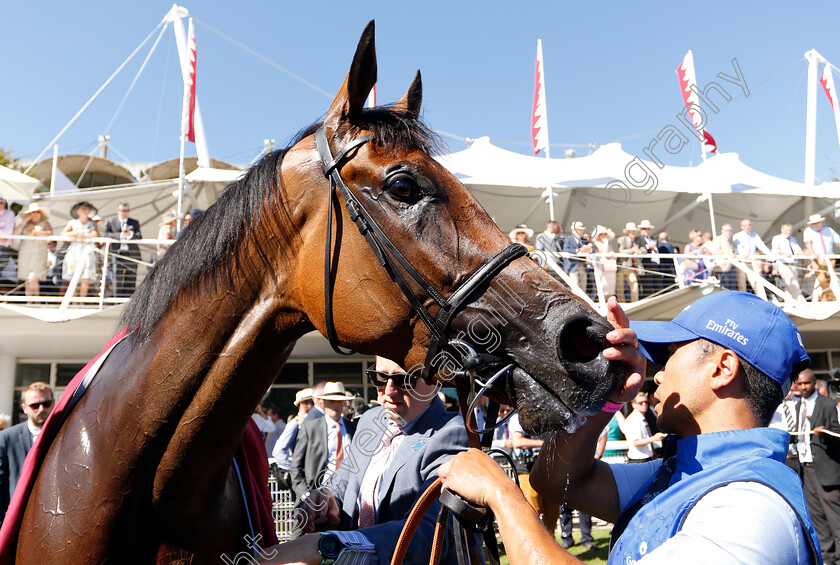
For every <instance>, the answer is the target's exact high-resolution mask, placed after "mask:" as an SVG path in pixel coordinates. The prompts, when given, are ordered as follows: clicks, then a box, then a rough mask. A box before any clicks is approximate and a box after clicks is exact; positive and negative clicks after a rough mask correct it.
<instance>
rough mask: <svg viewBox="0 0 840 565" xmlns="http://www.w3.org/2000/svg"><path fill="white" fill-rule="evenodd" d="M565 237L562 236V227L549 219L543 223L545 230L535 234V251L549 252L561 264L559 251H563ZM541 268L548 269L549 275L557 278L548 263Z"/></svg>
mask: <svg viewBox="0 0 840 565" xmlns="http://www.w3.org/2000/svg"><path fill="white" fill-rule="evenodd" d="M564 242H565V238H564V237H563V227H562V226H561V225H560V224H558V223H557V222H555V221H554V220H549V221H548V223H546V224H545V231H544V232H542V233H541V234H539V235H538V236H537V251H543V252H545V253H547V254H551V258H552V259H553V260H554V262H555V263H557V264H558V265H561V266H562V263H561V259H560V253H561V252H562V251H563V244H564ZM543 268H544V269H545V270H546V271H548V272H549V273H550V274H551V276H553V277H555V278H558V277H557V274H556V273H555V272H554V270H553V269H552V268H551V267H549V266H548V263H546V264H545V265H543Z"/></svg>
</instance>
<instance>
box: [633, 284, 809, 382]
mask: <svg viewBox="0 0 840 565" xmlns="http://www.w3.org/2000/svg"><path fill="white" fill-rule="evenodd" d="M630 327H631V328H632V329H633V330H635V332H636V335H637V336H638V338H639V349H640V350H641V351H642V353H643V354H644V355H645V357H647V358H648V359H649V360H651V361H653V362H654V363H658V364H660V365H664V364H665V362H666V361H667V360H668V345H670V344H672V343H680V342H684V341H693V340H695V339H698V338H704V339H707V340H709V341H711V342H714V343H717V344H718V345H721V346H723V347H725V348H726V349H731V350H732V351H734V352H735V353H736V354H738V356H739V357H741V358H742V359H743V360H744V361H746V362H747V363H749V364H750V365H752V366H753V367H755V368H756V369H758V370H759V371H761V372H762V373H764V374H765V375H767V376H768V377H770V378H771V379H773V380H774V381H776V382H777V383H778V384H779V386H780V387H781V388H782V391H783V392H787V391H788V390H789V389H790V383H791V377H792V375H797V374H799V372H800V371H804V370H805V369H807V368H808V364H809V363H810V362H811V359H810V358H809V357H808V354H807V353H806V352H805V346H804V345H803V344H802V336H801V335H800V334H799V330H798V329H797V328H796V326H795V325H794V324H793V322H791V320H790V318H788V316H787V314H785V313H784V312H783V311H782V309H781V308H779V307H778V306H776V305H775V304H772V303H770V302H767V301H765V300H762V299H760V298H758V297H757V296H754V295H752V294H749V293H746V292H734V291H721V292H715V293H712V294H709V295H707V296H704V297H703V298H701V299H699V300H697V301H696V302H694V303H693V304H690V305H688V306H686V307H685V309H683V311H682V312H680V313H679V314H677V316H676V317H675V318H674V319H673V320H671V321H670V322H630Z"/></svg>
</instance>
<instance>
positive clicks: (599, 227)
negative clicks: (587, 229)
mask: <svg viewBox="0 0 840 565" xmlns="http://www.w3.org/2000/svg"><path fill="white" fill-rule="evenodd" d="M602 233H605V234H607V238H608V239H612V237H611V236H610V230H609V229H608V228H607V227H606V226H602V225H601V224H598V225H597V226H595V229H594V230H592V239H595V238H596V237H598V236H599V235H601V234H602Z"/></svg>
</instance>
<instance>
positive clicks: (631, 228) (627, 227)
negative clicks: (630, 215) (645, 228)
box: [624, 222, 639, 233]
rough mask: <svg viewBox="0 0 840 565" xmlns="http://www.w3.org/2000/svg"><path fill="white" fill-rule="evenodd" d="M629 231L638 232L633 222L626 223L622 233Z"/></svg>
mask: <svg viewBox="0 0 840 565" xmlns="http://www.w3.org/2000/svg"><path fill="white" fill-rule="evenodd" d="M629 231H639V228H637V227H636V224H635V223H634V222H627V223H626V224H624V233H627V232H629Z"/></svg>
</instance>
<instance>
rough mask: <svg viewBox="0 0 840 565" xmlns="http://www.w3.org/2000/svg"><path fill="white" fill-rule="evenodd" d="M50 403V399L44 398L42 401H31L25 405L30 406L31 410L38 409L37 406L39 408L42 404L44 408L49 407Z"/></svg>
mask: <svg viewBox="0 0 840 565" xmlns="http://www.w3.org/2000/svg"><path fill="white" fill-rule="evenodd" d="M52 403H53V401H52V400H45V401H43V402H33V403H32V404H27V406H29V408H31V409H32V410H38V409H39V408H41V406H43V407H44V408H49V407H50V406H52Z"/></svg>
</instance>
